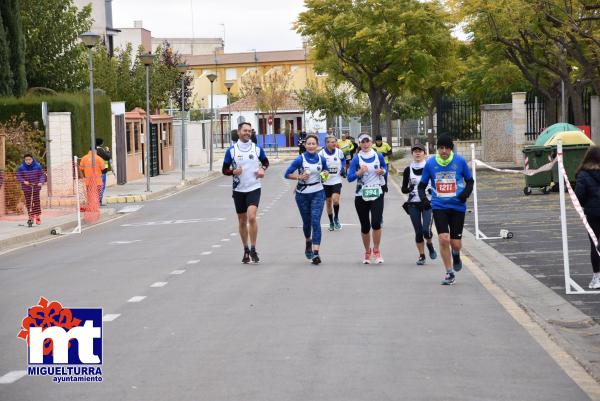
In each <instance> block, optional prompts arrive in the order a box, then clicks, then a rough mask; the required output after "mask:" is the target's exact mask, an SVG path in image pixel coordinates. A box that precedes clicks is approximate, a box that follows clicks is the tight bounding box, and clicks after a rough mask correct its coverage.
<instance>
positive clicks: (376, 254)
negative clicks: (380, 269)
mask: <svg viewBox="0 0 600 401" xmlns="http://www.w3.org/2000/svg"><path fill="white" fill-rule="evenodd" d="M373 257H374V258H375V263H377V264H378V265H380V264H382V263H383V257H382V256H381V252H380V251H379V249H373Z"/></svg>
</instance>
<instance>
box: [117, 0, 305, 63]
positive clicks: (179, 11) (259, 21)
mask: <svg viewBox="0 0 600 401" xmlns="http://www.w3.org/2000/svg"><path fill="white" fill-rule="evenodd" d="M112 4H113V25H114V26H115V28H129V27H133V21H135V20H143V21H144V28H146V29H148V30H150V31H151V32H152V36H154V37H192V34H193V36H194V37H222V36H223V26H222V25H221V24H225V51H226V52H227V53H231V52H245V51H250V50H252V49H257V50H285V49H298V48H301V47H302V40H301V38H300V36H299V35H298V34H297V33H296V32H294V31H293V30H292V23H293V22H294V21H295V20H296V18H297V16H298V13H299V12H301V11H302V9H303V7H304V1H303V0H254V1H248V0H168V1H165V0H143V1H139V0H113V3H112ZM192 10H193V12H192ZM192 20H193V27H192Z"/></svg>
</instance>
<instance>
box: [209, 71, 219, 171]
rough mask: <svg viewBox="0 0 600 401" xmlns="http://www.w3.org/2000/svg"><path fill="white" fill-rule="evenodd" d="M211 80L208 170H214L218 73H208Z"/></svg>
mask: <svg viewBox="0 0 600 401" xmlns="http://www.w3.org/2000/svg"><path fill="white" fill-rule="evenodd" d="M206 78H208V80H209V81H210V138H209V141H208V143H209V146H210V149H209V151H208V170H209V171H212V170H213V120H214V110H213V84H214V82H215V80H216V79H217V74H208V75H207V76H206Z"/></svg>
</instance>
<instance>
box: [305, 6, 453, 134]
mask: <svg viewBox="0 0 600 401" xmlns="http://www.w3.org/2000/svg"><path fill="white" fill-rule="evenodd" d="M432 3H433V2H432ZM305 5H306V8H307V11H305V12H303V13H301V14H300V16H299V17H298V20H297V22H296V25H295V27H296V30H297V31H298V32H299V33H300V34H301V35H303V36H305V37H308V38H309V39H310V43H311V45H312V46H313V51H311V57H312V58H313V59H315V63H316V68H317V70H319V71H325V72H327V73H328V74H329V76H330V77H331V78H332V79H333V80H334V81H335V82H342V81H347V82H349V83H351V84H352V85H353V86H354V87H355V88H356V90H357V91H359V92H363V93H365V94H366V95H367V96H368V98H369V102H370V105H371V122H372V130H373V134H374V135H377V134H380V132H381V129H380V120H381V115H382V112H383V111H384V110H385V111H386V130H387V134H388V141H389V140H390V136H391V110H392V105H393V104H394V102H395V100H396V99H397V98H398V96H400V95H401V93H402V91H403V90H405V89H406V88H409V89H414V88H416V87H418V85H419V83H423V82H426V80H427V73H428V71H429V69H430V67H431V66H432V64H434V63H436V62H437V59H436V56H435V55H436V54H441V53H442V51H443V50H442V47H443V43H440V41H439V40H438V37H437V35H431V32H432V31H433V32H437V31H438V30H439V28H440V27H443V29H445V30H446V31H448V30H449V26H447V25H446V24H447V21H441V20H440V19H439V18H438V17H439V14H436V13H434V12H432V7H436V8H441V6H439V4H438V3H435V5H433V6H432V5H431V4H430V3H422V2H419V1H417V0H355V1H352V0H306V2H305Z"/></svg>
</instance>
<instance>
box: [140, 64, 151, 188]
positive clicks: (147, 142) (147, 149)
mask: <svg viewBox="0 0 600 401" xmlns="http://www.w3.org/2000/svg"><path fill="white" fill-rule="evenodd" d="M140 60H141V61H142V63H143V64H144V65H145V66H146V192H150V66H151V65H152V63H153V62H154V55H153V54H152V53H150V52H148V53H145V54H141V55H140Z"/></svg>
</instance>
